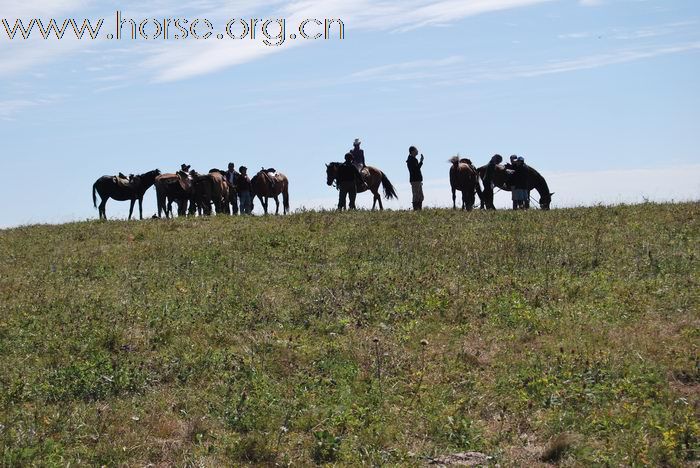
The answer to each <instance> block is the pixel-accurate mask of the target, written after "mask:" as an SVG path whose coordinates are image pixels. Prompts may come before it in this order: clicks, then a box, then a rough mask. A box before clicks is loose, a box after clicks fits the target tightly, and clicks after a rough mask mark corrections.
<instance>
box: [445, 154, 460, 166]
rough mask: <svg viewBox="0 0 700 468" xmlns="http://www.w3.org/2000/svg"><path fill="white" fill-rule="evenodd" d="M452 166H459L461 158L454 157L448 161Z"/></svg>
mask: <svg viewBox="0 0 700 468" xmlns="http://www.w3.org/2000/svg"><path fill="white" fill-rule="evenodd" d="M447 162H449V163H450V164H453V165H455V166H456V165H457V164H459V156H452V157H451V158H450V159H448V160H447Z"/></svg>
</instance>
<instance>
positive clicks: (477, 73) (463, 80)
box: [315, 41, 700, 86]
mask: <svg viewBox="0 0 700 468" xmlns="http://www.w3.org/2000/svg"><path fill="white" fill-rule="evenodd" d="M697 50H700V41H698V42H689V43H681V44H673V45H666V46H660V45H654V46H648V47H638V48H621V49H617V50H613V51H611V52H608V53H603V54H593V55H584V56H581V57H575V58H568V59H553V60H551V61H548V62H545V63H541V64H528V65H504V66H499V65H497V64H493V63H486V64H481V65H480V64H478V63H463V62H464V61H463V60H462V59H461V58H459V57H448V58H445V59H439V60H418V61H411V62H401V63H395V64H389V65H385V66H381V67H375V68H370V69H367V70H361V71H358V72H355V73H353V74H352V75H350V77H349V78H343V79H341V80H340V82H341V83H347V82H352V81H360V82H361V81H378V82H397V81H423V82H427V83H429V84H430V85H432V86H459V85H464V84H473V83H481V82H488V81H503V80H512V79H515V78H533V77H537V76H543V75H551V74H558V73H567V72H573V71H578V70H587V69H594V68H600V67H606V66H610V65H615V64H620V63H628V62H634V61H638V60H643V59H650V58H654V57H659V56H663V55H672V54H680V53H684V52H693V51H697ZM448 70H449V73H447V71H448ZM445 76H449V77H450V78H445ZM327 84H330V83H327ZM335 84H339V82H336V83H335ZM315 85H316V86H318V85H319V83H316V84H315Z"/></svg>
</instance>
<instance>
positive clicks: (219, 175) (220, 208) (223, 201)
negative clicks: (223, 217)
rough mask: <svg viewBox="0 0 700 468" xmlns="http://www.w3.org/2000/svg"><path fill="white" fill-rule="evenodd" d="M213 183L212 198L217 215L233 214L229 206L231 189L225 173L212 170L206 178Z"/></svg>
mask: <svg viewBox="0 0 700 468" xmlns="http://www.w3.org/2000/svg"><path fill="white" fill-rule="evenodd" d="M206 177H207V178H208V179H209V181H210V183H211V198H212V201H213V202H214V208H215V209H216V213H217V214H231V208H230V206H229V192H230V187H229V184H228V181H227V180H226V176H225V173H224V171H222V170H220V169H212V170H210V171H209V174H207V176H206Z"/></svg>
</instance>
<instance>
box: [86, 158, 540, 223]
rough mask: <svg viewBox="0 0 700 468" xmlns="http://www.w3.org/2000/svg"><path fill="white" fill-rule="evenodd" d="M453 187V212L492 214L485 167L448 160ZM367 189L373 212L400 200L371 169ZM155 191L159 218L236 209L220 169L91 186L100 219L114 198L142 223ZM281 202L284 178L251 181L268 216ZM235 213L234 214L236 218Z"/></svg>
mask: <svg viewBox="0 0 700 468" xmlns="http://www.w3.org/2000/svg"><path fill="white" fill-rule="evenodd" d="M449 162H450V164H451V167H450V186H451V189H452V207H453V208H454V209H456V208H457V202H456V199H457V196H456V192H457V191H460V192H462V209H463V210H468V211H469V210H472V209H473V208H474V206H475V202H476V196H477V195H478V196H479V199H480V201H481V208H482V209H483V208H492V207H493V200H492V199H491V200H489V198H488V196H486V194H485V193H484V190H482V189H481V184H480V182H483V179H484V177H485V176H486V166H482V167H479V168H476V167H475V166H474V165H473V164H472V162H471V161H470V160H469V159H462V158H459V157H458V156H455V157H453V158H451V159H450V160H449ZM341 164H342V163H339V162H332V163H329V164H326V182H327V184H328V185H329V186H332V185H334V184H335V183H336V182H337V180H336V177H337V172H338V168H339V167H340V166H341ZM527 171H528V183H529V187H528V191H531V190H536V191H537V192H538V193H539V200H537V202H538V204H539V206H540V208H541V209H543V210H548V209H549V207H550V204H551V201H552V195H553V194H552V193H551V192H550V191H549V187H548V185H547V182H546V180H545V179H544V177H542V175H541V174H540V173H539V172H537V171H536V170H535V169H533V168H531V167H530V166H528V167H527ZM362 175H363V179H364V182H365V184H364V186H362V187H360V188H358V193H362V192H365V191H369V192H371V193H372V196H373V203H372V210H374V209H375V208H376V206H377V205H379V209H380V210H383V209H384V205H383V204H382V197H381V195H380V191H379V190H380V187H381V188H383V191H384V197H385V198H386V199H388V200H390V199H396V198H398V195H397V194H396V189H395V188H394V186H393V185H392V183H391V181H389V178H388V177H387V176H386V174H385V173H384V172H383V171H381V170H380V169H377V168H376V167H372V166H367V167H366V168H365V169H364V170H363V174H362ZM508 179H509V174H508V170H507V169H506V168H505V167H504V166H501V165H498V166H496V170H495V173H494V175H493V180H492V183H493V184H494V187H495V188H498V189H500V190H503V191H510V190H511V187H510V185H509V184H508ZM154 185H155V187H156V196H157V200H158V215H157V217H158V218H160V217H161V216H162V215H163V214H165V216H166V217H170V216H172V214H173V212H172V204H173V202H175V203H176V204H177V206H178V210H177V212H178V215H179V216H184V215H187V214H190V215H194V214H196V213H199V214H204V215H210V214H212V205H213V206H214V210H215V211H216V213H217V214H231V205H232V204H235V203H236V200H237V196H236V187H234V186H232V185H231V184H229V182H228V180H227V177H226V173H225V172H224V171H222V170H219V169H212V170H210V171H209V172H208V173H207V174H198V173H196V172H194V171H191V172H188V171H178V172H174V173H170V174H161V172H160V171H159V170H157V169H156V170H153V171H149V172H146V173H145V174H140V175H133V176H130V177H129V178H128V179H123V178H120V177H118V176H102V177H100V178H99V179H97V181H96V182H95V183H94V184H93V186H92V200H93V204H94V205H95V207H96V208H99V213H100V219H107V214H106V212H105V207H106V204H107V200H109V199H110V198H113V199H114V200H118V201H131V206H130V208H129V219H131V217H132V215H133V211H134V205H135V204H136V202H137V201H138V203H139V218H140V219H143V197H144V194H145V193H146V191H147V190H148V189H149V188H151V187H152V186H154ZM96 194H99V195H100V198H101V203H100V205H99V207H98V205H97V196H96ZM280 195H281V196H282V204H283V213H284V214H287V213H288V212H289V180H288V179H287V177H286V176H285V175H284V174H282V173H280V172H273V171H270V170H269V169H262V170H261V171H259V172H258V173H257V174H255V175H254V176H253V178H252V179H251V196H252V197H253V198H254V197H258V199H259V200H260V203H261V205H262V207H263V210H264V212H265V214H267V213H268V204H269V199H270V198H272V199H274V200H275V203H276V209H275V214H279V208H280V202H279V196H280ZM235 211H236V210H235V209H234V212H235Z"/></svg>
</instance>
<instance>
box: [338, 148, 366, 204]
mask: <svg viewBox="0 0 700 468" xmlns="http://www.w3.org/2000/svg"><path fill="white" fill-rule="evenodd" d="M336 180H337V181H338V190H339V191H340V194H339V197H338V211H342V210H344V209H345V201H346V199H347V198H349V199H350V209H351V210H355V209H356V207H355V200H356V199H357V186H358V184H361V183H362V176H361V175H360V171H358V170H357V167H356V166H355V164H354V160H353V156H352V154H351V153H347V154H346V155H345V162H344V163H343V164H341V165H340V167H339V168H338V173H337V176H336Z"/></svg>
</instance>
